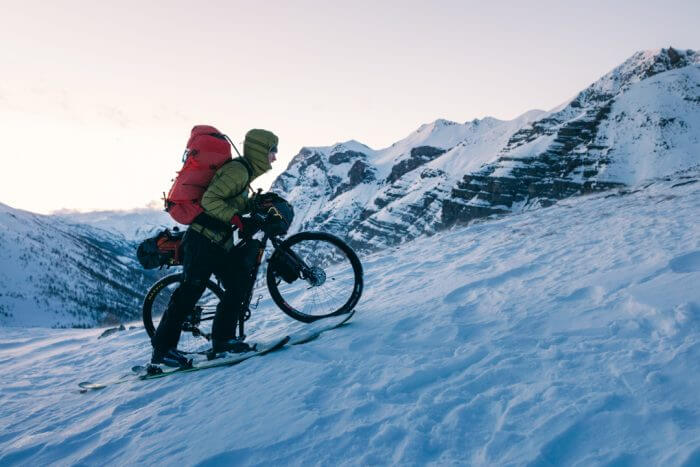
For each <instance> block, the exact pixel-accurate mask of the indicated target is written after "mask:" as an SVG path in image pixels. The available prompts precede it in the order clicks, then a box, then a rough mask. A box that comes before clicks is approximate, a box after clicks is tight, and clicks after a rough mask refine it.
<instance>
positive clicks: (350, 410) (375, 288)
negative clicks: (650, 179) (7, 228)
mask: <svg viewBox="0 0 700 467" xmlns="http://www.w3.org/2000/svg"><path fill="white" fill-rule="evenodd" d="M682 177H685V178H679V177H675V178H673V179H671V180H669V181H655V182H654V183H650V184H648V185H647V186H645V187H643V188H642V187H639V188H638V189H636V190H626V191H618V192H608V193H604V194H598V195H592V196H587V197H579V198H573V199H568V200H565V201H562V202H560V203H558V204H557V205H555V206H553V207H551V208H548V209H542V210H536V211H530V212H525V213H520V214H514V215H510V216H507V217H503V218H498V219H490V220H487V221H484V222H479V223H474V224H472V225H470V226H469V227H461V228H458V229H454V230H451V231H446V232H442V233H439V234H436V235H433V236H431V237H422V238H419V239H417V240H415V241H413V242H410V243H408V244H405V245H402V246H400V247H397V248H394V249H391V250H387V251H383V252H381V253H375V254H372V255H368V256H364V257H363V258H362V260H363V265H364V268H365V283H366V287H365V293H364V296H363V299H362V300H361V302H360V304H359V306H358V308H359V311H358V313H357V315H356V316H355V317H354V318H353V320H352V322H351V324H350V325H349V326H346V327H344V328H341V329H338V330H335V331H331V332H329V333H327V334H324V335H322V336H321V338H319V339H318V340H316V341H313V342H310V343H308V344H305V345H302V346H298V347H290V348H287V349H285V350H283V351H280V352H278V353H276V354H271V355H268V356H265V357H263V358H258V359H251V360H249V361H247V362H245V363H243V364H241V365H240V366H237V367H232V368H220V369H213V370H207V371H203V372H198V373H191V374H182V375H178V376H174V377H169V378H164V379H160V380H153V381H143V382H129V383H124V384H120V385H116V386H112V387H109V388H107V389H104V390H102V391H98V392H91V393H87V394H79V393H78V392H77V383H78V382H79V381H83V380H97V381H100V380H105V379H111V378H113V377H115V376H119V375H121V374H125V373H128V372H129V368H130V367H131V366H132V365H134V364H137V363H143V362H144V361H145V360H146V359H147V357H148V355H149V352H150V344H149V342H148V339H147V338H146V335H145V332H144V330H143V329H141V328H140V326H138V323H135V325H137V327H136V328H134V329H128V330H126V331H123V332H117V333H115V334H113V335H111V336H109V337H106V338H103V339H100V340H97V336H98V335H99V334H101V332H102V330H56V329H53V330H52V329H41V328H32V329H20V328H0V363H1V364H2V366H3V372H2V376H1V377H0V378H1V379H0V425H2V426H3V431H2V434H0V465H45V464H59V465H73V464H79V465H95V464H100V465H103V464H107V463H114V464H117V465H136V464H148V465H174V464H185V465H230V464H236V465H280V464H281V465H286V464H292V465H377V464H379V465H386V464H400V465H425V464H430V465H537V466H539V465H685V466H691V465H698V464H699V463H700V393H699V392H698V391H697V387H698V384H700V288H699V287H698V286H697V284H698V283H700V227H699V225H698V223H697V219H698V212H699V211H700V190H699V189H698V188H699V187H700V181H698V180H699V179H700V173H698V171H697V170H696V171H690V172H686V174H685V175H683V176H682ZM307 326H308V325H303V324H301V323H296V322H293V321H292V320H291V319H289V318H287V317H285V316H284V315H282V314H281V312H279V311H277V310H275V309H274V306H273V305H272V304H271V302H270V300H269V298H266V299H264V300H263V301H262V302H261V306H260V308H259V311H258V312H256V313H255V314H254V317H253V319H252V320H251V321H250V331H251V332H252V335H251V337H250V339H252V340H256V339H258V340H260V341H264V340H269V339H272V338H273V336H276V335H281V334H284V333H288V332H295V331H297V330H303V329H305V328H306V327H307ZM127 328H128V326H127Z"/></svg>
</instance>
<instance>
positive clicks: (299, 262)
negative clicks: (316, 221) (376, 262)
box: [267, 232, 363, 323]
mask: <svg viewBox="0 0 700 467" xmlns="http://www.w3.org/2000/svg"><path fill="white" fill-rule="evenodd" d="M290 257H291V263H292V267H293V268H294V267H296V269H297V270H296V274H292V277H290V274H289V273H288V271H283V267H282V266H281V264H282V263H283V262H284V260H285V259H289V258H290ZM288 267H289V261H287V268H288ZM293 272H294V271H293ZM362 276H363V273H362V264H361V263H360V260H359V258H358V257H357V255H356V254H355V252H354V251H353V250H352V248H350V247H349V246H348V245H347V244H346V243H345V242H343V241H342V240H341V239H339V238H338V237H336V236H334V235H331V234H328V233H323V232H301V233H298V234H296V235H292V236H291V237H289V238H288V239H286V240H285V241H284V242H282V243H281V244H280V245H279V247H278V248H277V249H276V250H275V252H274V253H273V254H272V256H271V257H270V259H269V262H268V267H267V287H268V289H269V290H270V295H271V296H272V299H273V300H274V301H275V303H276V304H277V306H279V307H280V309H282V311H283V312H285V313H286V314H287V315H289V316H291V317H292V318H294V319H296V320H298V321H302V322H304V323H311V322H313V321H316V320H319V319H321V318H327V317H329V316H337V315H342V314H345V313H348V312H349V311H351V310H352V309H353V308H354V307H355V305H357V302H358V301H359V300H360V296H361V295H362V288H363V277H362ZM285 278H286V280H285Z"/></svg>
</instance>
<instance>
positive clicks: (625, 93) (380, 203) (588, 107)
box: [272, 48, 700, 250]
mask: <svg viewBox="0 0 700 467" xmlns="http://www.w3.org/2000/svg"><path fill="white" fill-rule="evenodd" d="M697 135H700V53H698V52H696V51H693V50H677V49H674V48H668V49H660V50H653V51H645V52H638V53H636V54H634V55H633V56H632V57H630V58H629V59H628V60H626V61H625V62H624V63H622V64H621V65H620V66H618V67H617V68H615V69H614V70H612V71H611V72H609V73H607V74H606V75H604V76H603V77H602V78H601V79H599V80H598V81H596V82H595V83H593V84H591V85H590V86H589V87H588V88H586V89H584V90H583V91H581V92H580V93H579V94H578V95H577V96H576V97H575V98H573V99H572V100H570V101H568V102H566V103H565V104H563V105H561V106H559V107H558V108H556V109H554V110H552V111H549V112H544V111H539V110H534V111H530V112H527V113H525V114H523V115H521V116H520V117H518V118H516V119H514V120H511V121H501V120H497V119H494V118H490V117H487V118H484V119H481V120H473V121H470V122H465V123H462V124H460V123H456V122H451V121H448V120H442V119H441V120H436V121H435V122H433V123H430V124H425V125H422V126H421V127H420V128H418V129H417V130H416V131H415V132H413V133H412V134H410V135H409V136H408V137H406V138H404V139H403V140H401V141H398V142H396V143H394V144H393V145H391V146H390V147H388V148H385V149H382V150H373V149H371V148H369V147H368V146H366V145H364V144H362V143H360V142H357V141H354V140H352V141H348V142H345V143H339V144H336V145H334V146H329V147H307V148H303V149H302V150H301V151H300V152H299V154H298V155H297V156H296V157H295V158H294V159H293V160H292V161H291V163H290V164H289V167H288V168H287V170H286V171H285V172H284V173H283V174H282V175H280V177H279V178H278V179H277V180H276V181H275V182H274V183H273V186H272V190H274V191H277V192H279V193H281V194H282V195H283V196H285V197H287V198H288V199H289V200H290V201H291V202H292V203H293V204H294V206H295V208H296V212H297V219H296V220H295V225H294V226H293V228H294V229H298V230H308V229H311V230H325V231H331V232H334V233H336V234H338V235H340V236H342V237H344V238H347V239H348V240H349V241H350V242H351V243H352V244H353V246H354V247H356V248H357V249H360V250H373V249H376V248H382V247H385V246H389V245H394V244H397V243H401V242H404V241H408V240H411V239H413V238H416V237H418V236H420V235H425V234H432V233H434V232H436V231H438V230H441V229H444V228H448V227H450V226H452V225H454V224H464V223H469V222H471V221H473V220H475V219H479V218H483V217H487V216H491V215H494V214H504V213H509V212H518V211H522V210H527V209H533V208H538V207H546V206H549V205H551V204H553V203H555V202H556V201H557V200H559V199H563V198H566V197H569V196H575V195H580V194H585V193H590V192H594V191H600V190H607V189H610V188H614V187H620V186H624V185H634V184H636V183H639V182H641V181H643V180H645V179H648V178H654V177H660V176H664V175H667V174H670V173H673V172H676V171H678V170H683V169H684V168H688V167H690V166H693V165H696V164H698V163H700V158H699V157H698V154H700V141H699V139H698V136H697Z"/></svg>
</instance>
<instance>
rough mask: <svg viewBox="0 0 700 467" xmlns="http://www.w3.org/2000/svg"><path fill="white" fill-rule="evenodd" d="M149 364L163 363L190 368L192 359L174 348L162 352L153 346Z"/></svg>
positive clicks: (174, 366)
mask: <svg viewBox="0 0 700 467" xmlns="http://www.w3.org/2000/svg"><path fill="white" fill-rule="evenodd" d="M151 364H163V365H165V366H170V367H173V368H190V367H191V366H192V359H191V358H187V356H186V355H185V354H184V353H182V352H180V351H179V350H177V349H175V348H172V349H168V350H166V351H165V352H163V351H161V350H158V349H157V348H155V347H154V348H153V354H152V355H151Z"/></svg>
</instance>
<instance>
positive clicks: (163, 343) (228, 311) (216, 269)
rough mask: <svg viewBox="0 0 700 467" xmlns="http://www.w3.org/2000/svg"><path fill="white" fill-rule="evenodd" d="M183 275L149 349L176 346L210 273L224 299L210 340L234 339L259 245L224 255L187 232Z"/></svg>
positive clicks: (218, 248)
mask: <svg viewBox="0 0 700 467" xmlns="http://www.w3.org/2000/svg"><path fill="white" fill-rule="evenodd" d="M182 245H183V246H182V248H183V251H184V260H183V268H184V269H183V275H184V279H183V281H182V283H181V284H180V286H179V287H178V288H177V289H176V290H175V292H173V295H172V296H171V297H170V303H169V304H168V308H167V309H166V310H165V312H164V313H163V317H162V318H161V320H160V324H158V329H156V334H155V336H153V339H152V341H151V342H152V344H153V347H156V348H158V349H159V350H164V351H165V350H167V349H170V348H173V347H176V346H177V342H178V341H179V340H180V331H181V329H182V323H183V322H184V321H185V318H186V317H187V314H188V312H189V311H190V310H192V308H193V307H194V305H195V303H197V300H199V298H200V297H201V296H202V293H204V289H205V288H206V284H207V281H208V280H209V277H210V276H211V274H212V273H214V274H215V275H216V277H217V278H218V279H219V280H220V281H221V284H222V285H223V287H224V291H225V292H224V297H223V299H222V300H221V303H219V305H218V306H217V307H216V314H215V316H214V323H213V324H212V339H213V340H226V339H231V338H232V337H234V335H235V326H236V323H237V322H238V319H237V318H238V316H239V313H242V312H243V307H244V305H245V304H244V303H243V302H244V301H245V300H246V297H247V296H248V293H249V292H250V290H251V288H252V287H253V281H254V279H255V278H254V277H252V275H253V269H254V268H255V263H256V258H257V253H258V248H259V247H260V242H259V241H257V240H251V241H249V242H247V243H246V244H243V245H240V246H237V247H234V248H232V249H231V251H229V252H227V251H226V250H224V249H223V248H222V247H220V246H218V245H216V244H214V243H212V242H211V241H210V240H209V239H208V238H206V237H204V236H203V235H202V234H200V233H199V232H196V231H194V230H191V229H190V230H188V231H187V233H186V234H185V237H184V239H183V243H182Z"/></svg>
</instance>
